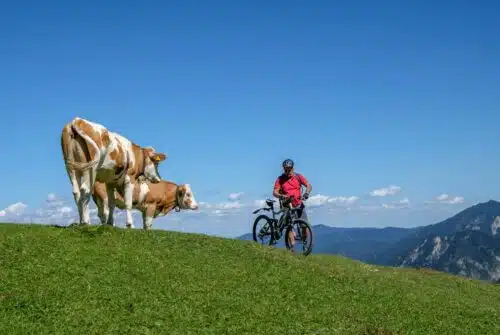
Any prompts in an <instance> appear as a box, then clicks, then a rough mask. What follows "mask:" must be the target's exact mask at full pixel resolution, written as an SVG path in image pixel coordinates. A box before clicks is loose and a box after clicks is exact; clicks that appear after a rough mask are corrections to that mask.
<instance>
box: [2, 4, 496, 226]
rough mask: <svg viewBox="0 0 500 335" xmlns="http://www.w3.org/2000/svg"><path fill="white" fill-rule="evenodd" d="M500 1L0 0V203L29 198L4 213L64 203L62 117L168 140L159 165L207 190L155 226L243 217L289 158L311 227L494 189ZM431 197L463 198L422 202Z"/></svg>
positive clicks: (45, 210)
mask: <svg viewBox="0 0 500 335" xmlns="http://www.w3.org/2000/svg"><path fill="white" fill-rule="evenodd" d="M308 3H309V4H308ZM473 3H475V5H473ZM499 7H500V5H499V4H495V3H494V2H472V1H467V2H465V1H454V2H451V1H440V2H435V1H433V2H431V1H418V2H414V3H412V4H408V3H402V2H398V1H379V2H377V4H376V5H375V4H374V3H373V2H372V1H351V2H349V3H348V2H344V3H340V2H334V1H314V2H305V1H302V2H299V1H289V2H287V3H286V5H285V4H284V3H282V2H277V1H275V2H272V3H271V2H264V1H211V2H210V3H209V2H204V1H186V2H184V4H181V2H161V1H149V2H143V3H142V4H141V5H139V2H136V3H132V2H118V1H107V2H106V3H105V4H102V3H101V2H98V1H85V2H81V3H77V2H68V1H64V2H63V1H44V2H43V4H42V2H35V1H31V2H29V1H25V2H22V3H21V2H14V1H11V2H9V3H8V4H4V5H3V7H2V11H1V12H0V19H1V20H0V28H1V30H0V31H1V33H0V37H1V38H0V41H1V44H0V54H1V55H2V56H1V61H2V62H1V65H0V76H1V77H2V80H1V81H0V111H1V112H0V113H2V121H3V122H2V126H3V127H2V132H0V145H1V152H2V153H3V157H4V159H3V160H2V162H3V164H0V173H1V175H2V176H3V178H2V186H3V187H2V189H3V191H2V192H0V209H1V208H4V209H7V208H8V206H10V205H12V204H16V203H18V202H21V203H23V204H24V205H26V206H22V205H17V206H14V209H17V210H5V211H4V212H0V214H5V215H4V219H6V220H7V219H8V220H13V221H23V220H37V221H40V222H41V221H43V220H49V221H50V220H52V222H53V221H57V220H62V221H67V220H68V218H69V217H70V215H72V214H71V212H67V213H66V214H64V215H63V214H61V213H60V211H58V210H57V204H59V205H61V206H69V207H71V206H73V204H72V203H71V201H72V198H71V187H70V183H69V180H68V178H67V176H66V174H65V170H64V165H63V161H62V155H61V150H60V144H59V141H60V131H61V129H62V126H63V125H64V124H65V123H66V122H68V121H69V120H71V119H72V118H73V117H74V116H80V117H85V118H88V119H90V120H93V121H96V122H99V123H102V124H104V125H105V126H107V127H108V128H109V129H111V130H113V131H118V132H120V133H121V134H123V135H125V136H127V137H128V138H130V139H132V140H133V141H135V142H136V143H138V144H141V145H143V146H147V145H152V146H154V147H155V148H156V149H157V150H158V151H162V152H165V153H167V154H168V156H169V159H168V161H167V162H166V163H165V164H164V165H163V166H162V167H161V169H160V171H161V173H162V176H163V177H164V178H165V179H169V180H172V181H174V182H178V183H185V182H187V183H190V184H192V187H193V191H194V192H195V195H196V197H197V198H198V200H199V201H202V202H204V203H206V204H209V205H210V207H209V208H208V207H205V208H204V209H203V210H202V211H201V212H200V213H196V214H194V213H182V214H180V213H173V214H172V215H169V217H167V218H165V219H161V220H158V221H156V222H155V226H156V227H159V228H165V229H184V230H186V231H197V232H198V231H200V232H207V233H213V234H221V235H231V234H233V235H235V234H239V233H244V232H247V231H248V230H249V229H250V228H249V227H250V226H251V215H250V213H251V210H252V209H253V208H255V204H254V201H255V200H259V199H263V198H265V197H266V196H269V195H270V194H271V190H272V185H273V182H274V179H275V178H276V176H277V175H278V174H279V173H280V163H281V161H282V160H283V159H284V158H287V157H290V158H293V159H294V160H295V161H296V163H297V170H298V171H299V172H302V173H303V174H304V175H305V176H306V177H307V178H308V179H309V180H310V182H311V183H312V185H313V188H314V189H313V195H314V196H316V197H315V198H313V199H312V200H311V201H310V205H311V207H312V206H313V205H317V207H315V208H314V209H313V208H311V211H312V215H311V218H312V219H313V220H314V222H313V223H315V224H316V223H323V224H328V225H335V226H353V225H358V226H360V225H361V226H362V225H368V226H387V225H397V226H411V225H417V224H418V225H420V224H430V223H433V222H434V221H435V220H441V219H444V218H446V217H448V216H449V215H451V214H453V213H456V212H457V211H459V210H460V209H463V208H465V207H467V206H470V205H472V204H474V203H476V202H478V201H480V202H482V201H486V200H489V199H497V200H500V187H499V185H500V178H499V174H498V168H499V166H500V155H499V151H498V143H499V141H498V125H499V121H500V114H499V113H498V107H499V106H500V94H498V87H500V63H499V62H498V59H500V40H499V39H498V32H499V31H500V23H499V22H498V18H497V16H496V13H498V10H499V9H500V8H499ZM391 185H395V186H397V187H398V188H396V189H397V190H398V192H395V193H394V194H392V195H389V196H370V192H371V191H372V190H374V189H380V188H387V187H390V186H391ZM240 192H243V195H242V196H241V198H239V199H237V200H234V201H231V200H230V199H229V198H228V197H229V195H230V194H232V193H240ZM49 194H50V196H49ZM441 194H447V195H449V197H450V198H451V199H453V198H454V197H463V201H462V200H461V199H462V198H457V199H458V200H461V201H455V202H456V203H455V204H446V203H437V202H436V203H432V204H430V203H427V202H428V201H433V199H435V198H436V197H437V196H439V195H441ZM323 196H327V197H350V196H355V197H358V198H359V199H357V201H351V202H350V203H349V204H346V203H345V201H344V203H342V200H341V199H342V198H333V199H334V200H331V201H330V202H326V203H323V202H322V201H323V199H326V198H323ZM47 197H49V198H50V200H48V199H47ZM335 199H336V200H335ZM339 199H340V200H339ZM351 199H354V198H351ZM405 199H408V204H407V206H398V208H386V207H391V206H385V207H384V206H383V204H392V203H393V202H399V201H402V200H405ZM448 200H449V199H448ZM436 201H437V200H436ZM446 201H447V200H446V199H445V202H446ZM438 202H439V201H438ZM441 202H442V201H441ZM448 202H449V201H448ZM452 202H453V201H452ZM227 203H229V205H228V204H227ZM206 206H208V205H206ZM217 206H219V207H220V208H222V209H219V212H214V211H217ZM73 207H74V206H73ZM227 207H230V208H229V209H224V208H227ZM21 208H24V211H23V212H22V213H21V211H19V209H21ZM347 208H349V210H347ZM11 209H12V207H11ZM73 209H74V208H73ZM16 213H17V214H19V215H17V214H16ZM120 224H123V222H120ZM136 226H140V222H137V224H136Z"/></svg>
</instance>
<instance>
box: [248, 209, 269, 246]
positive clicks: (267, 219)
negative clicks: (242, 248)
mask: <svg viewBox="0 0 500 335" xmlns="http://www.w3.org/2000/svg"><path fill="white" fill-rule="evenodd" d="M262 219H264V220H265V221H266V223H265V224H267V225H269V228H270V229H269V230H270V233H271V238H270V239H269V243H268V245H272V244H273V242H274V225H273V220H272V219H271V218H270V217H269V216H267V215H265V214H261V215H259V216H257V217H256V218H255V220H254V222H253V228H252V236H253V240H254V242H257V243H258V242H259V241H258V240H257V234H258V233H257V231H256V228H257V223H258V222H259V221H260V220H262ZM261 244H262V243H261Z"/></svg>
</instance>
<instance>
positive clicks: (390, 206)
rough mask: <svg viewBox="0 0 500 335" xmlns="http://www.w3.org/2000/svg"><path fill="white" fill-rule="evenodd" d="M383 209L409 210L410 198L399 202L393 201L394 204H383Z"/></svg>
mask: <svg viewBox="0 0 500 335" xmlns="http://www.w3.org/2000/svg"><path fill="white" fill-rule="evenodd" d="M382 207H383V208H386V209H394V208H408V207H410V200H409V199H408V198H404V199H401V200H398V201H393V202H392V203H389V204H387V203H384V204H382Z"/></svg>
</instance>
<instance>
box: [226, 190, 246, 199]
mask: <svg viewBox="0 0 500 335" xmlns="http://www.w3.org/2000/svg"><path fill="white" fill-rule="evenodd" d="M243 194H244V193H243V192H238V193H231V194H229V196H228V197H227V198H228V200H231V201H236V200H239V199H241V197H242V196H243Z"/></svg>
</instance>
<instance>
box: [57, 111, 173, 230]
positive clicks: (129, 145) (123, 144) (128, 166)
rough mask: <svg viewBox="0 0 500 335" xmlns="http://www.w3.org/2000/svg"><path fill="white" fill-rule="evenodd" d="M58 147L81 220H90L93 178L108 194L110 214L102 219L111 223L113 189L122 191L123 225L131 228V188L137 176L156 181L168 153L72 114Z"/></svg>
mask: <svg viewBox="0 0 500 335" xmlns="http://www.w3.org/2000/svg"><path fill="white" fill-rule="evenodd" d="M61 147H62V152H63V157H64V163H65V165H66V171H67V172H68V176H69V179H70V181H71V184H72V188H73V190H72V191H73V196H74V199H75V202H76V205H77V207H78V213H79V216H80V224H90V214H89V204H90V196H91V193H92V190H93V189H94V184H95V182H96V181H98V182H101V183H104V185H105V188H106V192H107V194H108V195H109V201H108V203H109V205H108V207H109V209H110V212H109V215H106V217H105V218H104V222H106V223H107V224H109V225H112V226H114V220H113V210H114V208H115V205H116V204H115V197H114V195H115V189H116V190H118V191H119V193H121V194H123V195H124V203H125V210H126V212H127V213H126V214H127V218H126V226H127V227H129V228H133V227H134V224H133V220H132V192H133V188H134V183H135V182H136V180H137V178H138V177H141V178H144V179H145V180H148V181H150V182H151V183H158V182H159V181H160V180H161V177H160V175H159V173H158V164H159V163H160V162H162V161H164V160H165V159H166V158H167V156H166V155H165V154H163V153H157V152H155V150H154V149H153V148H152V147H144V148H143V147H141V146H139V145H137V144H135V143H133V142H132V141H130V140H129V139H127V138H125V137H124V136H122V135H120V134H118V133H115V132H112V131H109V130H108V129H107V128H106V127H104V126H103V125H101V124H99V123H95V122H91V121H88V120H85V119H83V118H79V117H75V118H74V119H73V120H72V121H71V122H69V123H67V124H66V125H65V126H64V128H63V130H62V133H61Z"/></svg>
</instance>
